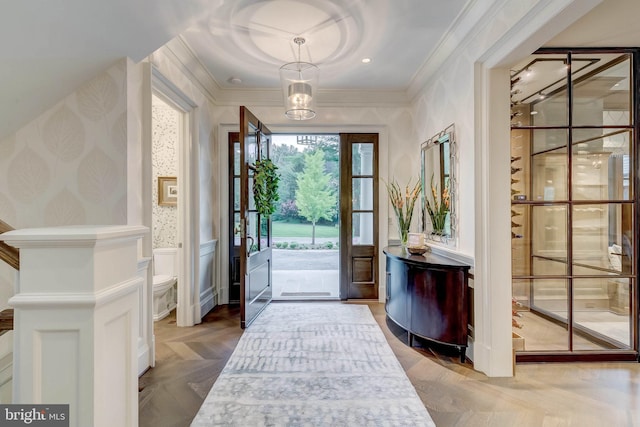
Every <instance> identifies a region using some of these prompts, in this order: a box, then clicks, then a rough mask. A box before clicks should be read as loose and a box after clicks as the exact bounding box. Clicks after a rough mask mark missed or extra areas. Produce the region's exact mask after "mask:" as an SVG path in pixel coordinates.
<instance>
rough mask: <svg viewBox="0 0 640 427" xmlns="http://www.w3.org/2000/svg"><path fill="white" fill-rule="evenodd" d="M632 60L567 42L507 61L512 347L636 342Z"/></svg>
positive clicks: (557, 348) (588, 347)
mask: <svg viewBox="0 0 640 427" xmlns="http://www.w3.org/2000/svg"><path fill="white" fill-rule="evenodd" d="M633 62H634V61H633V60H632V58H631V55H630V54H627V53H623V52H612V53H603V52H602V51H601V50H597V51H596V50H594V51H593V52H590V53H587V52H586V51H585V50H580V51H578V52H576V51H572V50H570V49H569V50H567V51H566V53H565V54H556V53H550V54H539V55H533V56H531V57H530V58H528V59H527V60H526V61H523V62H522V63H521V64H520V65H518V66H516V67H514V70H512V72H511V86H512V90H511V197H512V199H513V202H512V205H511V237H512V240H511V242H512V244H511V248H512V258H511V260H512V275H513V278H512V289H513V294H512V296H513V299H512V314H513V324H512V325H513V332H514V334H518V335H519V336H521V338H518V340H520V339H522V340H523V342H524V343H522V342H521V341H515V340H514V346H515V345H516V344H517V345H518V351H519V352H535V351H544V352H549V354H550V355H551V354H553V353H560V352H566V351H592V352H598V353H601V352H611V351H615V350H630V349H633V350H637V348H636V347H635V343H634V338H635V337H636V336H637V335H636V334H637V331H636V330H635V328H636V327H637V325H638V323H637V322H638V318H637V315H638V310H637V308H636V307H635V306H634V304H635V299H634V296H637V293H636V289H634V287H635V286H636V285H635V283H636V276H635V275H636V274H637V272H636V268H635V264H636V263H637V261H635V260H634V259H633V257H634V253H635V252H636V249H635V248H634V246H633V245H634V244H635V242H636V241H637V237H636V234H637V232H638V231H637V228H636V225H635V218H636V216H637V212H636V205H635V199H636V197H637V196H636V195H635V189H634V183H635V175H634V171H635V170H636V168H637V165H634V157H635V155H636V153H635V151H636V148H635V146H636V144H637V141H636V139H637V136H636V135H635V134H634V129H633V126H634V122H633V120H634V117H635V114H634V111H633V106H634V104H633V97H632V93H633V86H634V81H633V75H634V72H632V63H633ZM568 84H570V85H571V90H567V88H568ZM569 96H571V98H569ZM569 113H571V117H569ZM569 150H570V151H569ZM569 239H571V240H569ZM569 334H571V335H569ZM514 337H516V335H514Z"/></svg>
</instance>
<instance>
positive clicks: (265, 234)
mask: <svg viewBox="0 0 640 427" xmlns="http://www.w3.org/2000/svg"><path fill="white" fill-rule="evenodd" d="M268 247H269V217H265V216H262V215H260V250H262V249H266V248H268Z"/></svg>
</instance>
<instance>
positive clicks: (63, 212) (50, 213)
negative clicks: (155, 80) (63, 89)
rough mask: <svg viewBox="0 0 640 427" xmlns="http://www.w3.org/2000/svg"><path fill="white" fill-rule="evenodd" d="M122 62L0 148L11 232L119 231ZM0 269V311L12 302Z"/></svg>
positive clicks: (2, 202) (10, 278) (123, 215)
mask: <svg viewBox="0 0 640 427" xmlns="http://www.w3.org/2000/svg"><path fill="white" fill-rule="evenodd" d="M126 81H127V62H126V60H124V59H123V60H121V61H119V62H118V63H117V64H116V65H114V66H112V67H111V68H109V69H108V70H107V71H106V72H104V73H102V74H101V75H99V76H98V77H96V78H95V79H93V80H91V81H89V82H87V83H85V84H84V85H82V86H81V87H80V88H79V89H78V90H77V91H76V92H74V93H72V94H71V95H69V96H67V97H66V98H64V99H63V100H61V101H60V102H58V103H57V104H56V105H54V106H53V107H51V108H49V109H48V110H46V111H45V112H44V113H42V114H41V115H40V116H39V117H37V118H35V119H34V120H33V121H32V122H31V123H29V124H27V125H26V126H24V127H23V128H21V129H19V130H18V131H17V132H16V133H15V134H12V135H10V136H9V137H7V138H5V139H4V140H2V141H0V218H2V219H3V220H4V221H5V222H7V223H8V224H9V225H11V226H13V227H14V228H26V227H44V226H57V225H82V224H125V223H126V220H127V181H126V173H127V167H126V160H127V117H128V116H127V96H126V89H127V88H126ZM14 279H15V275H14V271H13V269H11V268H10V267H8V266H7V265H6V264H4V263H0V307H4V306H6V301H7V300H8V298H9V297H10V296H12V295H13V283H14Z"/></svg>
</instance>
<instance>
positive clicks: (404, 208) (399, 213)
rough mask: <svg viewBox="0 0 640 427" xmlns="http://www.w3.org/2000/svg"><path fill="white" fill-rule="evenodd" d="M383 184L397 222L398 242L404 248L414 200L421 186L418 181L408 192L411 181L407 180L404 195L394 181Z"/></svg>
mask: <svg viewBox="0 0 640 427" xmlns="http://www.w3.org/2000/svg"><path fill="white" fill-rule="evenodd" d="M385 184H386V186H387V191H388V192H389V200H390V201H391V205H392V206H393V211H394V212H395V214H396V219H397V220H398V232H399V234H400V242H401V243H402V245H403V246H404V245H406V244H407V238H408V236H409V228H410V227H411V219H412V218H413V208H414V206H415V204H416V200H418V196H419V195H420V192H421V191H422V184H421V183H420V180H418V181H417V182H416V183H415V185H414V186H413V189H411V190H410V189H409V188H410V186H411V180H409V182H408V183H407V185H406V186H405V189H404V193H403V192H402V189H401V188H400V186H399V185H398V183H397V182H396V181H395V180H393V182H392V183H391V184H387V183H385Z"/></svg>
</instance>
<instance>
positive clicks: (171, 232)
mask: <svg viewBox="0 0 640 427" xmlns="http://www.w3.org/2000/svg"><path fill="white" fill-rule="evenodd" d="M151 117H152V170H153V208H152V215H153V248H154V249H155V248H175V247H177V242H178V231H177V228H176V227H177V224H178V208H177V206H160V205H158V177H159V176H173V177H175V176H177V175H178V142H179V140H178V132H179V130H180V128H179V126H180V124H179V119H180V113H179V112H178V111H177V110H175V109H174V108H172V107H171V106H169V105H168V104H167V103H166V102H164V101H163V100H161V99H160V98H158V97H156V96H153V101H152V107H151Z"/></svg>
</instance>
